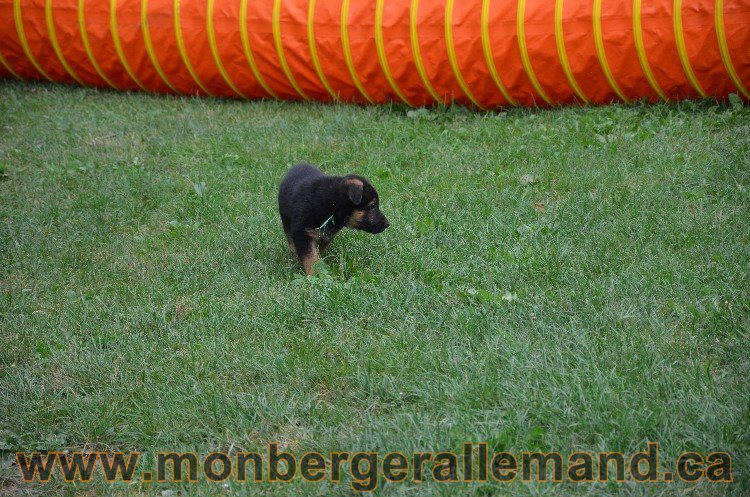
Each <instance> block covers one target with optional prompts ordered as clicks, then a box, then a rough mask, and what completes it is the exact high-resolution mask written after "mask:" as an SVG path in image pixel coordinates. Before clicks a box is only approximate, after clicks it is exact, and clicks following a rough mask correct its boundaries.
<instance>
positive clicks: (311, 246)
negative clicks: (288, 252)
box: [293, 232, 320, 276]
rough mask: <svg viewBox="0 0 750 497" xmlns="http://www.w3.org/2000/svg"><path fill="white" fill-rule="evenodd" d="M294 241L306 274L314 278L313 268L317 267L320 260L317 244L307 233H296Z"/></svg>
mask: <svg viewBox="0 0 750 497" xmlns="http://www.w3.org/2000/svg"><path fill="white" fill-rule="evenodd" d="M293 241H294V251H295V252H296V253H297V257H298V258H299V261H300V262H301V263H302V267H303V268H304V269H305V274H307V275H308V276H312V275H313V266H315V263H316V262H318V259H319V258H320V256H319V255H318V245H317V243H316V242H315V241H314V240H313V239H312V238H311V237H310V235H308V234H307V233H305V232H302V233H295V235H294V236H293Z"/></svg>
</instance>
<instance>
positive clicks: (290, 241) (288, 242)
mask: <svg viewBox="0 0 750 497" xmlns="http://www.w3.org/2000/svg"><path fill="white" fill-rule="evenodd" d="M284 234H285V235H286V246H287V247H289V252H291V253H293V254H294V253H296V250H295V249H294V240H293V239H292V234H291V233H289V232H288V231H286V230H284Z"/></svg>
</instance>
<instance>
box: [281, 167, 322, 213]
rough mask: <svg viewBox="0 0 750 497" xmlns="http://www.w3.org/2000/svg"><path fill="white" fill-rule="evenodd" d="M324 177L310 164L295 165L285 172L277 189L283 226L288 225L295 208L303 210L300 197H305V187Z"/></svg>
mask: <svg viewBox="0 0 750 497" xmlns="http://www.w3.org/2000/svg"><path fill="white" fill-rule="evenodd" d="M324 176H325V175H324V174H323V173H322V172H320V170H319V169H318V168H317V167H315V166H313V165H311V164H297V165H296V166H294V167H293V168H291V169H290V170H289V171H287V173H286V175H285V176H284V179H283V180H282V181H281V186H280V187H279V212H280V213H281V218H282V221H284V224H285V225H287V223H289V221H290V217H292V216H293V212H294V210H295V208H304V205H300V204H301V202H302V201H303V198H300V197H304V196H305V187H306V185H309V184H310V183H311V182H312V181H314V180H316V179H318V178H321V177H324ZM308 193H309V192H308Z"/></svg>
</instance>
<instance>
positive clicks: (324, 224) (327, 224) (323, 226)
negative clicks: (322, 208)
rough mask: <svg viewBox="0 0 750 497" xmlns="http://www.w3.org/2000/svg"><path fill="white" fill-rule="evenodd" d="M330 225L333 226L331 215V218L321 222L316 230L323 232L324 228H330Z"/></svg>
mask: <svg viewBox="0 0 750 497" xmlns="http://www.w3.org/2000/svg"><path fill="white" fill-rule="evenodd" d="M330 225H333V214H331V216H330V217H329V218H328V219H326V220H325V221H323V224H321V225H320V227H319V228H318V230H320V231H325V230H326V228H328V226H330Z"/></svg>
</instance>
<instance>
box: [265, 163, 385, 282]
mask: <svg viewBox="0 0 750 497" xmlns="http://www.w3.org/2000/svg"><path fill="white" fill-rule="evenodd" d="M279 214H280V215H281V222H282V224H283V225H284V233H286V239H287V242H288V243H289V249H290V250H291V251H292V252H294V253H295V254H296V255H297V257H298V258H299V260H300V262H301V263H302V267H303V268H304V269H305V273H306V274H308V275H311V274H313V266H314V265H315V262H316V261H317V260H318V259H319V251H320V250H323V249H325V248H326V246H327V245H328V244H329V243H330V242H331V240H332V239H333V237H334V236H336V234H337V233H338V232H339V231H341V229H342V228H345V227H346V228H354V229H358V230H362V231H367V232H368V233H380V232H382V231H383V230H385V229H386V228H387V227H388V219H387V218H386V217H385V216H384V215H383V213H382V212H380V200H379V198H378V192H376V191H375V188H373V187H372V185H371V184H370V182H369V181H367V180H366V179H365V178H363V177H362V176H357V175H354V174H349V175H347V176H326V175H325V174H323V173H322V172H320V171H319V170H318V169H317V168H316V167H315V166H311V165H310V164H298V165H296V166H294V167H293V168H291V169H290V170H289V171H288V172H287V173H286V176H284V180H283V181H282V182H281V186H280V187H279Z"/></svg>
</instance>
